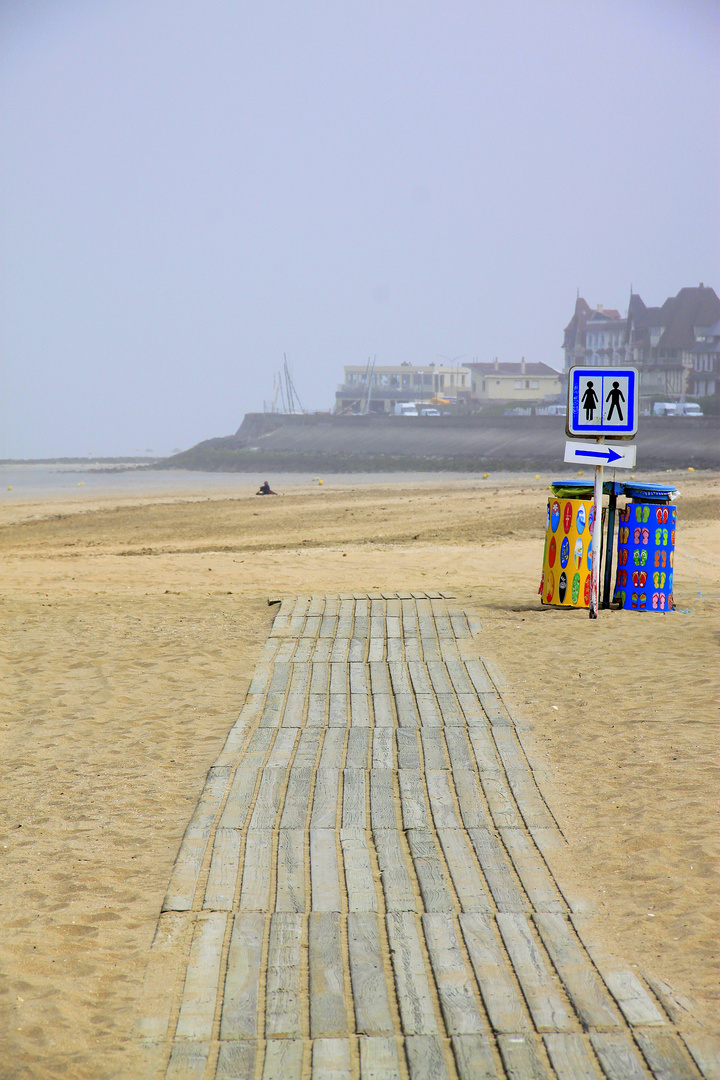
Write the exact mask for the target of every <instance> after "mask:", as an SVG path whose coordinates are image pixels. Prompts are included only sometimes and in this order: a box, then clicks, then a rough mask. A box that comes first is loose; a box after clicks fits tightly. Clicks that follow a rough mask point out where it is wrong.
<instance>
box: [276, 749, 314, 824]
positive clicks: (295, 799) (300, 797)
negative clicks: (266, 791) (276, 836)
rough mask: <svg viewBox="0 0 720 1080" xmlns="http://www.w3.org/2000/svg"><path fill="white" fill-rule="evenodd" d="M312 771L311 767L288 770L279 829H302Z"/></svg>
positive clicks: (305, 766) (306, 812)
mask: <svg viewBox="0 0 720 1080" xmlns="http://www.w3.org/2000/svg"><path fill="white" fill-rule="evenodd" d="M312 778H313V770H312V768H311V767H309V766H307V765H304V766H300V767H298V766H296V765H293V767H292V768H291V769H290V778H289V780H288V785H287V790H286V792H285V802H284V804H283V811H282V816H281V818H280V828H281V829H304V828H305V819H306V817H307V814H308V808H309V801H310V786H311V784H312Z"/></svg>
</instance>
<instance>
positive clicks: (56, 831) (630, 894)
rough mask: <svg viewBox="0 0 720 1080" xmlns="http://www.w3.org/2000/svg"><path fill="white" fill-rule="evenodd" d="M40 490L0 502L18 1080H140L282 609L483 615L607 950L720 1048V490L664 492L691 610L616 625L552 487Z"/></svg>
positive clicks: (8, 999)
mask: <svg viewBox="0 0 720 1080" xmlns="http://www.w3.org/2000/svg"><path fill="white" fill-rule="evenodd" d="M29 475H30V474H29V472H27V471H26V472H25V473H23V472H22V470H15V473H14V474H13V478H12V479H9V478H8V479H7V480H6V482H5V484H4V488H3V490H2V493H1V495H0V550H2V559H3V571H4V572H3V579H2V589H1V590H0V604H1V609H0V610H2V620H1V629H0V635H1V637H2V648H1V650H0V656H1V657H2V675H3V680H2V681H3V686H4V688H5V690H4V694H3V704H2V717H1V725H2V726H1V728H0V745H1V752H2V760H3V763H4V774H5V782H4V784H3V785H2V789H1V790H0V802H1V804H2V805H1V819H2V822H3V825H2V827H1V831H2V836H1V837H0V854H1V855H2V857H3V858H2V866H3V870H2V877H1V879H0V975H1V978H0V1016H1V1020H0V1055H1V1060H2V1062H3V1067H2V1070H1V1072H2V1075H3V1077H7V1078H8V1080H20V1078H22V1080H25V1078H28V1080H29V1078H31V1077H32V1078H48V1080H49V1078H55V1077H60V1076H67V1077H72V1078H88V1080H89V1078H93V1080H110V1078H128V1080H130V1078H136V1077H140V1076H142V1073H141V1072H138V1061H139V1057H138V1056H137V1055H138V1050H137V1046H136V1043H135V1040H134V1035H133V1032H134V1025H135V1023H136V1021H137V1019H138V1015H139V1011H140V1010H141V1008H142V982H143V974H144V970H145V965H146V963H147V958H148V953H149V949H150V944H151V941H152V938H153V934H154V931H155V926H156V924H157V919H158V915H159V912H160V906H161V904H162V900H163V896H164V893H165V889H166V886H167V883H168V879H169V876H170V872H171V869H172V866H173V862H174V859H175V857H176V854H177V851H178V846H179V843H180V840H181V838H182V835H183V832H184V830H185V827H186V825H187V822H188V820H189V818H190V816H191V814H192V812H193V809H194V807H195V804H196V802H197V798H198V796H199V793H200V791H201V789H202V787H203V783H204V780H205V776H206V773H207V770H208V768H209V767H210V766H211V765H212V763H213V762H214V760H215V759H216V757H217V755H218V753H219V751H220V749H221V747H222V745H223V743H224V740H225V738H226V735H227V732H228V731H229V729H230V727H231V726H232V724H233V723H234V721H235V719H236V718H237V715H238V713H239V711H240V708H241V706H242V703H243V700H244V697H245V694H246V691H247V687H248V685H249V681H250V678H251V676H252V672H253V669H254V667H255V664H256V661H257V658H258V655H259V653H260V650H261V649H262V646H263V644H264V642H265V639H266V637H267V634H268V631H269V628H270V624H271V621H272V617H273V613H274V611H275V610H276V609H275V608H274V607H272V606H269V604H268V601H274V600H278V599H280V598H282V597H286V596H297V595H308V594H311V593H324V594H329V593H337V592H344V591H363V590H370V589H380V590H388V591H393V590H398V589H409V590H413V589H418V590H419V589H430V588H437V589H442V590H444V591H446V592H448V593H452V594H454V596H455V597H456V598H457V601H458V604H459V605H460V606H462V607H463V608H464V609H465V610H467V611H469V612H471V613H473V614H475V615H477V616H479V617H480V619H481V621H482V626H483V633H482V640H481V648H482V655H483V656H486V657H488V658H489V659H491V660H492V661H494V662H495V663H496V664H497V665H498V666H499V668H500V669H501V670H502V671H503V672H504V674H505V676H506V678H507V680H508V682H509V684H510V690H509V692H508V693H509V698H510V699H511V700H512V703H513V706H514V709H515V710H516V712H517V713H518V714H519V715H522V716H523V717H524V718H525V719H526V720H527V721H528V722H529V724H531V725H532V733H531V738H530V743H529V749H530V753H531V755H532V758H533V765H534V766H535V765H537V768H538V775H539V776H540V778H541V783H542V787H543V793H544V794H545V796H546V798H547V801H548V803H549V805H550V807H551V809H552V811H553V813H554V814H555V817H556V818H557V820H558V822H559V824H560V826H561V828H562V830H563V833H564V834H565V836H566V838H567V840H568V843H569V848H568V852H569V854H568V855H567V859H566V862H567V865H566V866H565V868H564V870H565V873H566V874H567V875H569V876H571V877H572V878H573V880H574V882H575V885H576V888H577V890H579V891H581V892H583V893H584V894H586V895H587V896H588V898H589V899H590V900H592V901H594V902H595V903H596V904H597V905H598V908H599V911H600V915H599V917H598V922H599V924H600V927H601V933H602V934H603V935H604V939H605V942H606V944H607V947H608V948H609V949H611V950H612V951H613V952H615V953H617V954H618V955H620V956H622V957H624V959H625V960H626V961H627V963H629V964H633V965H636V966H637V967H638V969H639V970H640V971H642V973H643V974H644V975H645V976H646V977H647V978H648V979H655V980H663V981H664V982H666V983H667V984H669V985H670V986H671V987H672V990H673V991H674V993H675V994H676V995H680V996H681V997H687V998H688V999H690V1002H691V1003H692V1004H690V1003H689V1004H688V1008H689V1009H691V1010H693V1011H694V1013H695V1016H696V1021H697V1022H698V1023H699V1024H701V1025H702V1026H703V1027H704V1029H705V1030H707V1031H714V1032H717V1031H718V1028H719V1027H720V1019H719V1016H718V1012H719V1010H718V999H719V998H720V994H719V993H718V974H720V964H719V962H718V947H717V942H718V930H719V929H720V927H719V926H718V923H719V919H718V914H719V907H720V904H719V901H718V896H719V890H718V835H719V832H718V784H717V747H718V703H719V698H718V680H717V672H718V657H717V629H718V608H719V605H720V550H719V546H718V495H719V494H720V479H719V478H718V476H717V475H716V474H713V473H705V472H699V471H698V472H695V473H692V472H682V473H672V474H670V473H663V474H658V475H650V474H647V475H645V474H642V473H640V472H638V474H637V476H638V478H643V479H648V480H660V481H664V482H669V483H673V484H675V485H676V486H677V487H678V489H679V491H680V495H679V498H678V500H677V506H678V521H679V527H678V542H677V550H676V561H675V600H676V603H677V610H676V611H675V612H674V613H672V614H667V615H666V614H654V613H632V612H618V611H607V612H601V616H600V618H599V619H598V620H597V622H590V621H589V620H588V618H587V613H586V612H584V611H566V610H557V609H553V608H543V607H542V606H541V604H540V598H539V596H538V584H539V578H540V569H541V562H542V553H543V539H544V525H545V507H546V501H547V486H548V483H549V481H550V480H551V479H552V476H551V475H550V474H546V475H541V476H535V474H532V475H521V474H515V475H509V474H499V475H497V476H495V475H490V476H488V477H486V478H481V477H479V476H474V475H469V476H463V477H462V478H459V479H455V478H452V477H451V476H447V475H442V476H439V475H436V476H435V477H433V478H420V477H418V476H417V475H415V476H413V477H412V478H407V477H404V478H402V477H386V476H383V477H376V478H358V477H346V478H344V479H341V478H336V477H325V478H324V482H323V484H322V485H320V484H319V483H318V482H317V480H315V481H312V478H311V477H305V478H301V477H295V478H292V479H291V478H280V479H281V481H282V482H281V483H278V480H277V478H273V477H271V478H270V479H271V482H272V483H273V485H274V486H276V487H277V489H278V490H280V491H283V492H284V494H283V495H282V496H281V497H279V498H267V499H261V498H256V497H255V495H254V494H253V492H254V490H255V487H256V486H257V480H256V479H255V478H253V479H252V481H251V479H250V478H248V477H243V476H240V477H238V476H235V477H232V478H224V477H221V476H219V475H217V474H215V475H211V476H210V477H197V476H194V475H193V474H184V476H183V477H182V478H178V477H177V476H173V477H169V476H168V475H167V474H145V476H142V477H141V476H138V477H132V478H128V477H126V479H125V480H124V481H123V482H122V483H121V482H120V481H119V480H117V479H110V480H108V479H107V478H106V479H105V481H104V480H103V477H102V474H93V475H92V477H90V476H82V475H80V474H73V478H72V480H67V481H64V482H63V485H55V486H53V481H52V477H50V479H48V480H46V481H43V482H42V483H41V482H39V481H38V480H37V474H35V480H34V481H33V482H32V483H30V482H28V483H26V484H25V485H24V486H23V476H25V477H28V476H29ZM4 477H5V474H3V478H4ZM180 481H182V482H180ZM9 487H12V491H8V490H7V488H9ZM541 766H542V768H541Z"/></svg>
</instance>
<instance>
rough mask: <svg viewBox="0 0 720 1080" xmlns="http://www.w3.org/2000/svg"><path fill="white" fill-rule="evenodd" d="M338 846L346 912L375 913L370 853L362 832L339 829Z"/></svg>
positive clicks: (375, 896)
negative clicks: (341, 865) (345, 898)
mask: <svg viewBox="0 0 720 1080" xmlns="http://www.w3.org/2000/svg"><path fill="white" fill-rule="evenodd" d="M340 845H341V847H342V856H343V865H344V868H345V886H346V888H347V894H348V911H377V909H378V902H377V895H376V893H375V883H374V881H373V873H372V867H371V865H370V851H369V849H368V844H367V838H366V835H365V832H364V830H363V829H352V828H350V829H341V830H340Z"/></svg>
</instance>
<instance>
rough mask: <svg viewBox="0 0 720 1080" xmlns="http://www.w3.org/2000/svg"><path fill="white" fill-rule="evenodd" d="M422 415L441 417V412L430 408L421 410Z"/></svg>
mask: <svg viewBox="0 0 720 1080" xmlns="http://www.w3.org/2000/svg"><path fill="white" fill-rule="evenodd" d="M420 415H421V416H439V415H440V410H439V409H436V408H434V407H433V406H429V407H428V408H425V409H421V410H420Z"/></svg>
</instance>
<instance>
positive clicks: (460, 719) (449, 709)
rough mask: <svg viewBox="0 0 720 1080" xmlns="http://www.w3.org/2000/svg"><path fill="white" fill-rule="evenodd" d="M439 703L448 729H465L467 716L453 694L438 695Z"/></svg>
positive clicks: (443, 720)
mask: <svg viewBox="0 0 720 1080" xmlns="http://www.w3.org/2000/svg"><path fill="white" fill-rule="evenodd" d="M437 703H438V708H439V710H440V715H441V717H442V722H443V724H444V725H445V726H446V727H456V728H464V727H465V726H466V723H465V716H464V714H463V712H462V710H461V709H460V706H459V705H458V703H457V701H456V700H455V697H454V695H453V694H438V695H437Z"/></svg>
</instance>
